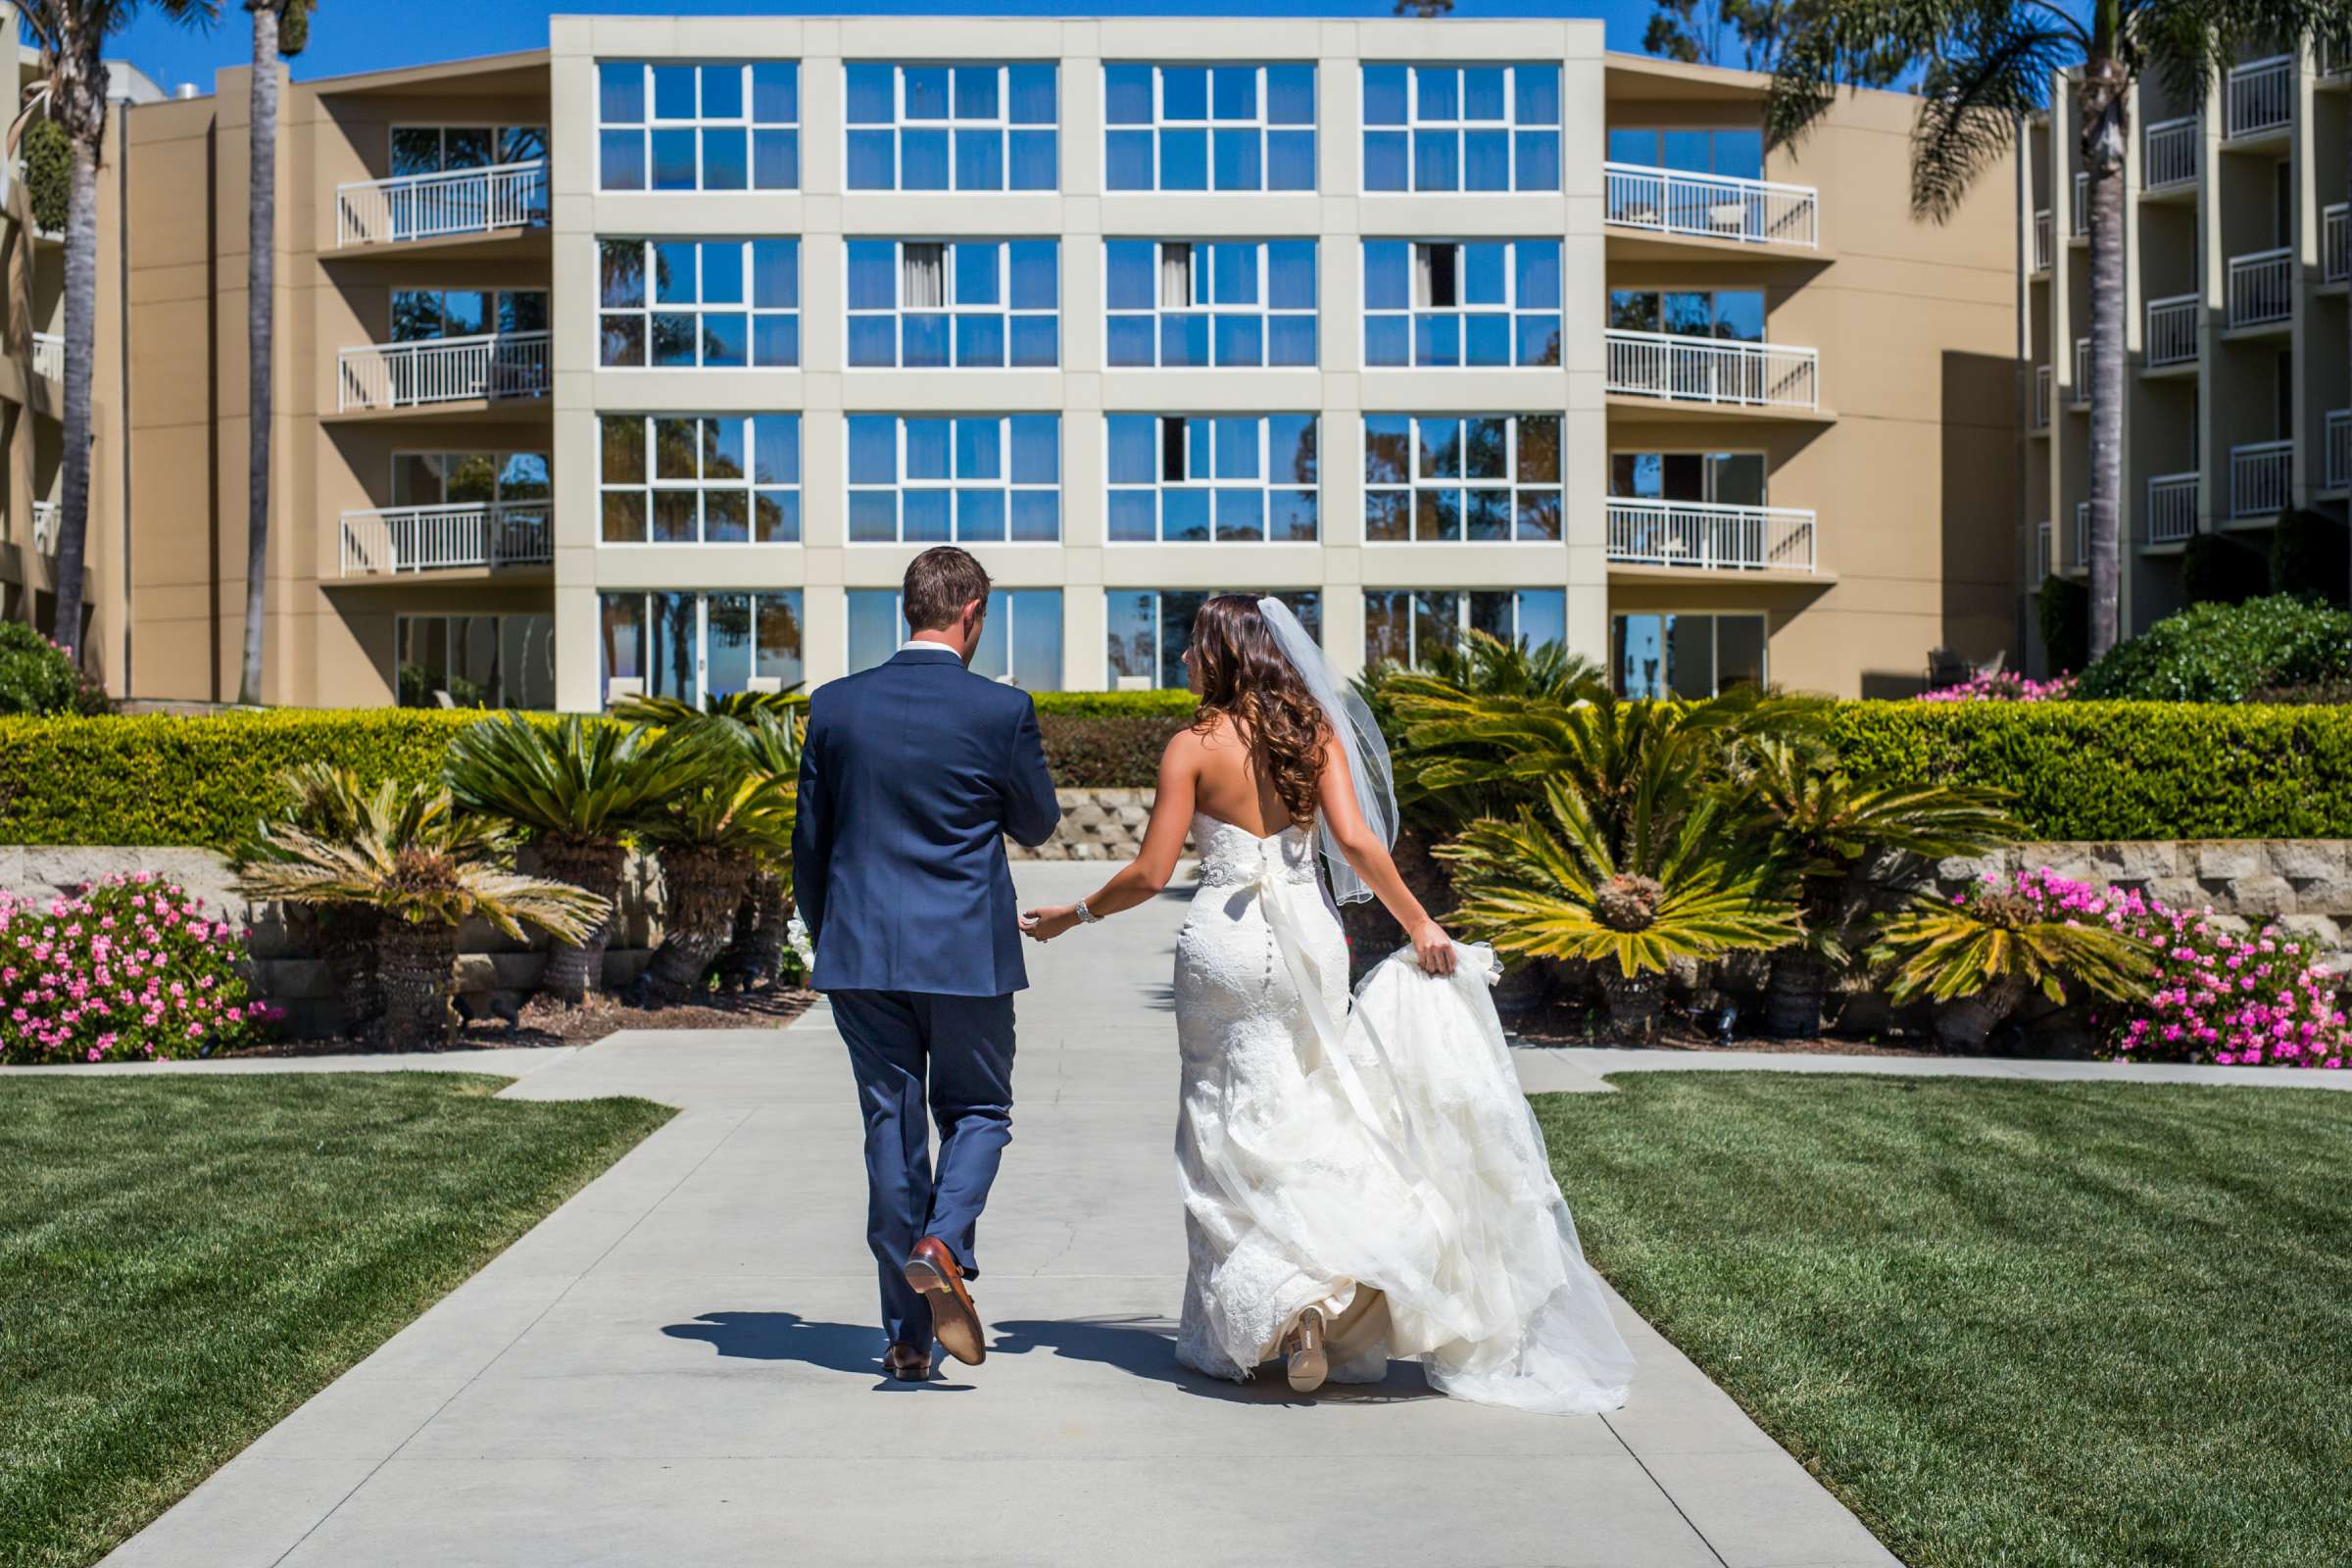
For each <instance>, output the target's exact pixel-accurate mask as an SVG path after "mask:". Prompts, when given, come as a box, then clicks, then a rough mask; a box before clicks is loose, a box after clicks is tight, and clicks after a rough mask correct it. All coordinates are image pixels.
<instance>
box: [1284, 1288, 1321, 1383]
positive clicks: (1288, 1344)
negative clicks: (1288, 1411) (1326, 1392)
mask: <svg viewBox="0 0 2352 1568" xmlns="http://www.w3.org/2000/svg"><path fill="white" fill-rule="evenodd" d="M1282 1352H1283V1370H1284V1372H1285V1374H1286V1375H1287V1376H1288V1377H1289V1378H1290V1381H1291V1392H1292V1393H1293V1394H1312V1393H1314V1392H1315V1391H1316V1390H1317V1389H1319V1388H1321V1387H1322V1386H1323V1380H1324V1379H1325V1378H1327V1377H1329V1376H1330V1375H1331V1357H1330V1355H1329V1354H1328V1352H1326V1351H1325V1349H1324V1348H1323V1314H1322V1313H1321V1312H1320V1311H1319V1310H1317V1309H1316V1308H1314V1307H1311V1306H1310V1307H1308V1308H1307V1309H1306V1310H1305V1311H1303V1312H1301V1313H1299V1321H1298V1323H1297V1324H1296V1325H1295V1326H1294V1327H1293V1328H1292V1329H1291V1332H1290V1333H1289V1334H1287V1335H1285V1336H1284V1337H1283V1341H1282Z"/></svg>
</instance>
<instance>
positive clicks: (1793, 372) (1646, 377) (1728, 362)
mask: <svg viewBox="0 0 2352 1568" xmlns="http://www.w3.org/2000/svg"><path fill="white" fill-rule="evenodd" d="M1607 336H1608V383H1607V390H1609V391H1610V392H1614V393H1620V394H1623V395H1626V396H1630V397H1643V398H1668V399H1672V400H1673V401H1675V402H1678V403H1720V404H1731V405H1734V406H1737V407H1740V408H1759V409H1817V408H1819V407H1820V403H1821V363H1820V362H1821V356H1820V354H1819V353H1818V352H1817V351H1815V350H1813V349H1796V348H1784V347H1782V346H1781V345H1779V344H1777V343H1742V342H1738V341H1735V340H1730V339H1724V338H1711V337H1684V336H1681V335H1678V334H1675V333H1669V332H1621V331H1616V330H1611V331H1610V332H1609V333H1608V334H1607Z"/></svg>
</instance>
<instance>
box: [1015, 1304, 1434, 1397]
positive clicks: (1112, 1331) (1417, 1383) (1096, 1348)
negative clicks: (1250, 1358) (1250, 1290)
mask: <svg viewBox="0 0 2352 1568" xmlns="http://www.w3.org/2000/svg"><path fill="white" fill-rule="evenodd" d="M991 1328H992V1330H993V1332H994V1334H995V1336H996V1339H995V1343H994V1344H992V1345H991V1346H990V1347H989V1349H990V1350H991V1351H992V1352H994V1353H995V1354H998V1355H1026V1354H1028V1353H1029V1352H1030V1351H1032V1350H1052V1351H1053V1352H1054V1353H1055V1354H1056V1355H1064V1356H1067V1357H1069V1358H1070V1359H1071V1360H1073V1361H1093V1362H1096V1363H1098V1364H1099V1365H1103V1366H1107V1367H1113V1368H1116V1369H1117V1370H1118V1371H1121V1372H1125V1373H1127V1374H1128V1375H1129V1376H1131V1377H1139V1378H1148V1379H1150V1380H1151V1381H1152V1382H1154V1383H1168V1384H1173V1385H1174V1386H1175V1387H1177V1388H1179V1389H1182V1390H1183V1391H1184V1392H1185V1393H1187V1394H1195V1395H1199V1396H1201V1397H1203V1398H1210V1399H1224V1400H1227V1401H1229V1402H1231V1403H1236V1404H1284V1405H1300V1404H1335V1403H1351V1404H1365V1403H1381V1404H1386V1403H1392V1402H1400V1401H1404V1400H1411V1399H1426V1398H1434V1397H1436V1393H1435V1391H1434V1390H1432V1389H1431V1388H1430V1387H1429V1386H1428V1385H1427V1384H1426V1383H1424V1382H1423V1381H1422V1379H1421V1375H1420V1369H1419V1368H1418V1367H1415V1366H1413V1365H1412V1364H1410V1363H1409V1362H1398V1361H1392V1362H1390V1363H1389V1375H1388V1377H1387V1378H1385V1379H1384V1380H1382V1381H1381V1382H1379V1383H1351V1384H1340V1383H1331V1384H1326V1385H1324V1387H1323V1389H1322V1390H1321V1392H1319V1393H1316V1394H1313V1395H1299V1394H1293V1393H1292V1392H1291V1391H1290V1388H1289V1386H1288V1385H1287V1384H1285V1383H1284V1382H1283V1381H1282V1377H1281V1375H1280V1373H1279V1372H1278V1371H1276V1370H1275V1369H1272V1368H1268V1369H1267V1370H1266V1371H1265V1372H1263V1373H1261V1374H1260V1375H1259V1376H1257V1377H1255V1378H1252V1379H1251V1380H1250V1382H1248V1383H1228V1382H1226V1381H1224V1380H1223V1379H1222V1378H1212V1377H1209V1376H1207V1375H1206V1374H1205V1373H1201V1372H1196V1371H1194V1370H1193V1369H1192V1368H1190V1367H1188V1366H1184V1365H1182V1364H1180V1363H1179V1362H1178V1361H1177V1359H1176V1336H1175V1333H1174V1332H1173V1331H1172V1330H1171V1329H1170V1328H1169V1327H1168V1320H1167V1319H1166V1318H1162V1317H1118V1318H1100V1317H1096V1318H1087V1317H1081V1318H1025V1319H1021V1320H1018V1321H1014V1322H1006V1323H997V1324H993V1325H991Z"/></svg>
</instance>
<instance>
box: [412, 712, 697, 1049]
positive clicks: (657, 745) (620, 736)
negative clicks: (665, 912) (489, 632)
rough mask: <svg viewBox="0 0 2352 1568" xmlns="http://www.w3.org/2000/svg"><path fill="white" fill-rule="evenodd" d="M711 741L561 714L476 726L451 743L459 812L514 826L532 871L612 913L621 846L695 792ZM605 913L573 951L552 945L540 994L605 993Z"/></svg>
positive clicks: (563, 999) (575, 997) (569, 945)
mask: <svg viewBox="0 0 2352 1568" xmlns="http://www.w3.org/2000/svg"><path fill="white" fill-rule="evenodd" d="M711 744H712V743H711V742H710V741H708V740H706V739H704V738H701V737H699V736H696V735H694V734H692V733H691V732H686V731H680V730H667V731H663V730H646V729H639V728H632V727H626V726H623V725H619V724H614V723H611V722H609V721H606V720H603V719H597V718H584V717H581V716H580V715H578V714H567V715H566V716H564V718H561V719H558V720H557V721H556V722H554V723H552V724H551V723H547V722H545V721H539V720H532V719H527V718H524V717H523V716H521V715H520V714H518V713H510V714H507V715H505V716H503V717H500V718H489V719H484V720H482V721H481V722H480V723H478V724H473V725H469V726H468V727H466V729H464V730H462V731H460V732H459V734H458V737H457V739H456V740H455V741H453V742H452V743H451V744H450V749H449V762H448V779H449V788H450V794H451V795H452V796H453V797H454V798H455V799H456V801H457V803H458V805H460V806H462V807H464V808H466V809H467V810H470V811H480V812H485V813H487V814H489V815H490V816H493V817H496V818H498V819H500V820H503V821H505V822H508V823H511V824H513V826H514V827H515V829H516V830H518V831H519V832H520V833H522V834H523V835H524V837H525V838H527V839H528V841H529V842H530V843H531V845H532V846H533V847H534V848H535V849H536V850H537V851H538V857H539V869H540V870H541V872H542V873H544V874H545V875H547V876H548V877H551V878H553V879H554V880H556V881H558V882H567V883H569V884H571V885H572V886H573V887H576V888H580V889H583V890H585V891H586V892H589V893H592V894H594V895H596V897H597V898H599V899H601V900H603V901H604V902H605V904H606V906H607V907H608V909H610V908H611V907H613V905H614V904H615V903H616V902H617V901H618V899H619V896H620V879H621V874H622V872H623V870H624V869H625V868H626V866H627V863H628V848H627V846H626V845H625V844H624V843H623V842H622V841H623V839H624V837H625V835H626V834H627V833H628V832H629V830H630V828H631V826H632V825H633V824H634V823H635V822H636V820H637V819H638V818H639V817H640V816H642V815H643V814H644V813H645V812H646V811H648V810H649V809H653V808H654V807H655V806H657V805H659V804H660V803H662V802H663V801H666V800H668V799H669V798H670V796H671V795H673V794H674V793H676V792H678V791H680V790H683V789H688V788H691V787H693V786H694V785H695V784H696V783H697V782H698V781H699V780H700V778H701V777H702V774H703V771H704V770H705V769H706V768H708V767H709V766H710V765H711V756H710V752H711ZM612 936H613V921H612V917H611V915H610V914H609V913H608V915H607V916H606V918H604V919H602V920H600V921H598V922H597V923H596V925H595V927H594V928H593V929H591V930H590V931H588V932H587V934H586V935H585V936H584V937H583V938H582V939H581V940H580V941H578V942H569V941H564V940H561V939H559V940H558V942H557V944H556V946H555V947H554V948H553V949H552V950H551V951H550V952H549V954H548V957H547V968H546V971H545V972H544V974H543V975H542V976H541V978H540V982H539V985H540V989H541V991H543V992H544V993H545V994H547V995H548V996H550V997H553V998H554V999H555V1000H556V1001H557V1002H559V1003H562V1004H564V1005H572V1004H575V1003H578V1002H581V1001H583V1000H585V998H586V997H587V995H588V993H589V992H590V991H594V990H599V989H601V988H602V985H603V972H604V962H605V948H606V945H607V944H608V943H609V942H610V941H611V940H612Z"/></svg>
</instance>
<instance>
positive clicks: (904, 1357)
mask: <svg viewBox="0 0 2352 1568" xmlns="http://www.w3.org/2000/svg"><path fill="white" fill-rule="evenodd" d="M882 1370H883V1371H884V1372H886V1373H888V1374H889V1375H890V1376H891V1377H894V1378H896V1379H898V1381H900V1382H901V1383H927V1382H929V1381H930V1378H931V1352H930V1351H928V1350H923V1349H918V1348H915V1347H914V1346H911V1345H894V1346H892V1347H891V1348H889V1349H887V1350H885V1351H883V1352H882Z"/></svg>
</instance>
